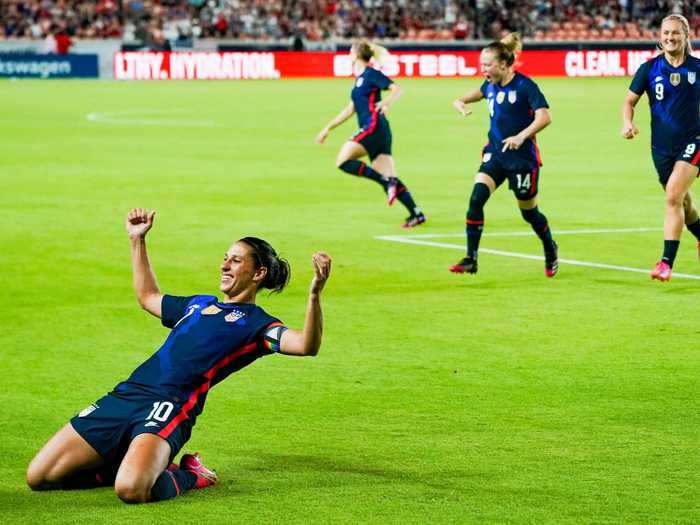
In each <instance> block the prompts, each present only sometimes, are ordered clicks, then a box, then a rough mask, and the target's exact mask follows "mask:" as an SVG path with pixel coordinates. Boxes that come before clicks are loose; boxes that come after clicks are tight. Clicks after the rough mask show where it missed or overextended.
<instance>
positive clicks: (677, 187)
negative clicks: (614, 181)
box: [622, 15, 700, 281]
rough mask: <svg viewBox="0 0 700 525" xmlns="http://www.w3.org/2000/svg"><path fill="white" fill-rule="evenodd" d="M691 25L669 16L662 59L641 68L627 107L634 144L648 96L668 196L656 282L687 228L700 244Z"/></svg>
mask: <svg viewBox="0 0 700 525" xmlns="http://www.w3.org/2000/svg"><path fill="white" fill-rule="evenodd" d="M689 32H690V27H689V25H688V20H686V19H685V17H683V16H681V15H669V16H667V17H666V18H664V19H663V21H662V23H661V41H660V46H661V50H662V51H663V53H662V54H660V55H659V56H657V57H656V58H654V59H652V60H650V61H648V62H646V63H645V64H642V66H641V67H640V68H639V69H638V70H637V73H636V74H635V76H634V79H633V80H632V84H631V85H630V89H629V91H628V92H627V97H626V98H625V102H624V104H623V106H622V120H623V124H622V136H623V137H624V138H626V139H633V138H634V137H635V136H636V135H637V134H638V133H639V130H638V129H637V128H636V126H635V125H634V123H633V119H634V107H635V106H636V105H637V102H639V99H640V98H641V96H642V94H643V93H645V92H646V94H647V97H648V98H649V108H650V110H651V156H652V159H653V160H654V166H655V167H656V172H657V174H658V176H659V182H660V183H661V185H662V186H663V187H664V189H665V191H666V217H665V219H664V251H663V255H662V257H661V260H660V261H659V262H658V263H656V266H655V267H654V269H653V270H652V271H651V277H652V279H657V280H659V281H668V280H669V279H670V278H671V269H672V268H673V261H674V260H675V258H676V253H677V252H678V246H679V245H680V238H681V233H682V232H683V224H684V223H685V225H686V227H687V228H688V230H690V232H691V233H692V234H693V235H694V236H695V238H696V239H697V240H698V252H699V253H700V218H698V211H697V208H696V207H695V204H694V202H693V196H692V194H691V193H690V186H691V184H692V183H693V181H694V180H695V179H696V178H697V176H698V165H700V116H699V115H698V107H700V59H697V58H695V57H693V56H692V55H691V54H690V53H691V51H692V48H691V44H690V38H689Z"/></svg>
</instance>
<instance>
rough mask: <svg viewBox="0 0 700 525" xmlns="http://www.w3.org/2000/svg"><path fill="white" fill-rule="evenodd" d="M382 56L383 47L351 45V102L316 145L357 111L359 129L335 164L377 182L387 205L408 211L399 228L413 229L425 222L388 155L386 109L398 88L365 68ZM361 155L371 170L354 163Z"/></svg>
mask: <svg viewBox="0 0 700 525" xmlns="http://www.w3.org/2000/svg"><path fill="white" fill-rule="evenodd" d="M384 53H386V50H385V49H384V48H382V47H380V46H375V45H373V44H369V43H368V42H365V41H361V42H359V43H357V44H355V45H353V46H352V48H351V49H350V57H351V59H352V63H353V68H355V69H356V70H357V71H359V75H358V76H357V78H356V79H355V82H354V84H353V88H352V92H351V94H350V98H351V101H350V103H349V104H348V105H347V106H346V107H345V109H343V111H341V112H340V113H339V114H338V116H337V117H335V118H334V119H333V120H331V121H330V122H329V123H328V125H327V126H326V127H325V128H323V129H322V130H321V132H320V133H319V134H318V136H317V137H316V142H318V143H319V144H323V142H324V141H325V140H326V137H328V134H329V133H330V132H331V130H332V129H334V128H336V127H338V126H340V125H341V124H342V123H343V122H345V121H346V120H347V119H349V118H350V117H351V116H352V114H353V113H355V112H357V122H358V124H359V126H360V129H359V130H358V131H357V132H356V133H355V134H354V135H353V136H352V138H351V139H350V140H349V141H347V142H346V143H345V144H343V147H342V148H341V149H340V152H338V156H337V158H336V165H337V166H338V168H340V169H341V170H343V171H344V172H346V173H349V174H350V175H356V176H358V177H366V178H368V179H371V180H373V181H375V182H377V183H379V184H380V185H381V186H382V188H384V191H385V192H386V194H387V199H388V203H389V206H391V205H392V204H394V201H396V199H398V200H399V202H401V204H403V205H404V206H405V207H406V209H407V210H408V213H409V216H408V217H407V218H406V221H405V222H404V224H403V225H402V226H403V227H404V228H413V227H414V226H418V225H419V224H423V223H424V222H425V215H424V214H423V213H422V212H421V210H420V208H419V207H418V206H416V203H415V202H414V201H413V197H411V193H410V192H409V191H408V189H407V188H406V186H405V185H404V184H403V183H402V182H401V180H400V179H398V178H397V177H396V173H395V171H396V170H395V168H394V158H393V157H392V155H391V129H390V128H389V121H388V120H387V118H386V114H387V113H388V111H389V107H390V106H391V105H392V104H393V103H394V102H395V101H396V99H397V98H398V97H399V95H400V94H401V88H400V87H399V86H398V85H397V84H395V83H394V82H393V81H392V80H391V79H390V78H388V77H387V76H386V75H384V74H383V73H382V72H381V71H378V70H376V69H374V68H373V67H370V66H369V62H370V60H372V59H374V60H375V62H377V63H380V62H381V57H382V55H383V54H384ZM382 90H389V96H388V97H387V98H386V99H384V100H382V95H381V92H382ZM365 155H369V158H370V161H371V162H372V166H371V167H370V166H367V164H365V163H364V162H361V161H359V160H357V159H359V158H361V157H364V156H365Z"/></svg>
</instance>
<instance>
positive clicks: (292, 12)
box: [0, 0, 700, 42]
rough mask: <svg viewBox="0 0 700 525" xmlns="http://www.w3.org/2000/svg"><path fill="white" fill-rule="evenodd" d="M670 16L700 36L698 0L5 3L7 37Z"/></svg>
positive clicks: (251, 32) (365, 29)
mask: <svg viewBox="0 0 700 525" xmlns="http://www.w3.org/2000/svg"><path fill="white" fill-rule="evenodd" d="M669 13H682V14H684V15H685V16H686V17H687V18H688V19H689V20H690V23H691V27H692V29H693V32H694V37H695V38H700V3H698V2H696V1H694V0H582V1H572V0H96V1H95V0H2V1H1V2H0V39H9V38H31V39H42V38H47V37H49V36H50V35H53V34H56V33H57V32H61V31H62V32H65V33H67V34H68V35H70V36H71V37H73V38H123V39H124V40H126V41H142V42H147V41H149V39H153V35H156V36H155V39H156V40H159V39H162V37H164V38H165V39H167V40H170V41H178V40H185V41H186V40H191V39H192V38H235V39H241V40H271V41H274V40H281V39H289V38H295V37H296V38H303V39H305V40H308V41H323V40H327V39H333V38H357V37H368V38H373V39H404V40H426V41H429V40H467V39H491V38H498V37H500V36H501V35H502V34H503V33H505V32H509V31H519V32H521V33H522V34H523V35H524V36H525V37H526V38H530V39H533V40H536V41H545V42H546V41H567V40H576V41H589V40H605V41H608V40H648V39H652V38H654V33H653V30H652V28H654V27H658V25H659V23H660V20H661V18H663V16H665V15H667V14H669ZM161 33H162V34H161Z"/></svg>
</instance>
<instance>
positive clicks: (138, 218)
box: [126, 208, 163, 318]
mask: <svg viewBox="0 0 700 525" xmlns="http://www.w3.org/2000/svg"><path fill="white" fill-rule="evenodd" d="M155 215H156V211H155V210H153V211H150V212H149V211H148V210H147V209H145V208H134V209H133V210H131V211H130V212H129V214H128V215H127V216H126V232H127V234H128V235H129V243H130V244H131V268H132V270H133V283H134V292H136V299H137V300H138V302H139V305H141V308H143V309H144V310H146V311H147V312H149V313H151V314H153V315H155V316H156V317H158V318H160V316H161V309H160V303H161V300H162V299H163V294H161V293H160V289H159V288H158V282H157V281H156V276H155V274H154V273H153V269H152V268H151V263H150V261H149V260H148V252H147V251H146V234H147V233H148V231H149V230H150V229H151V227H152V226H153V220H154V218H155Z"/></svg>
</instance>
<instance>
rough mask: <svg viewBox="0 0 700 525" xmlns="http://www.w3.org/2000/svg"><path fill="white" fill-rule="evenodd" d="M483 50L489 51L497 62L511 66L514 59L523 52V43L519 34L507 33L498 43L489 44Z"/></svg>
mask: <svg viewBox="0 0 700 525" xmlns="http://www.w3.org/2000/svg"><path fill="white" fill-rule="evenodd" d="M484 50H488V51H491V52H492V53H493V54H494V55H496V58H497V59H498V60H500V61H501V62H505V63H506V65H508V66H512V65H513V64H514V63H515V57H517V56H518V54H520V52H521V51H522V50H523V41H522V39H521V38H520V34H519V33H508V34H507V35H506V36H504V37H503V38H502V39H501V40H500V41H499V42H491V43H490V44H489V45H487V46H486V47H485V48H484Z"/></svg>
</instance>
